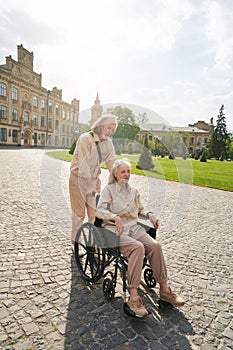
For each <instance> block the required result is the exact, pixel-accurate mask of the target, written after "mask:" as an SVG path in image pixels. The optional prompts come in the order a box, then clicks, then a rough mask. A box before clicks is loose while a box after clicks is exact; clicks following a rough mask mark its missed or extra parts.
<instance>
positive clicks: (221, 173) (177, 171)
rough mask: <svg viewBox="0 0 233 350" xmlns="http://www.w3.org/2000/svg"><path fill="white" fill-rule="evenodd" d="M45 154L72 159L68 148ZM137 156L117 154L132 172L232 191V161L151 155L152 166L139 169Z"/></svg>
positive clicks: (62, 158) (65, 159)
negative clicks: (129, 165) (129, 163)
mask: <svg viewBox="0 0 233 350" xmlns="http://www.w3.org/2000/svg"><path fill="white" fill-rule="evenodd" d="M47 155H49V156H51V157H54V158H57V159H60V160H63V161H67V162H70V161H71V160H72V155H71V154H69V151H68V150H67V151H63V150H61V151H51V152H47ZM138 157H139V155H138V154H121V155H120V156H118V158H128V159H129V160H130V162H131V173H132V174H137V175H141V176H149V177H155V178H157V179H164V180H169V181H179V182H181V183H186V184H193V185H198V186H205V187H212V188H217V189H222V190H226V191H233V162H226V161H223V162H221V161H219V160H208V161H207V162H206V163H205V162H200V161H199V160H195V159H191V158H189V159H186V160H184V159H182V158H176V159H174V160H173V159H169V158H168V157H164V158H160V157H153V164H154V168H153V169H151V170H140V169H137V168H136V165H137V161H138ZM103 168H105V167H104V166H103Z"/></svg>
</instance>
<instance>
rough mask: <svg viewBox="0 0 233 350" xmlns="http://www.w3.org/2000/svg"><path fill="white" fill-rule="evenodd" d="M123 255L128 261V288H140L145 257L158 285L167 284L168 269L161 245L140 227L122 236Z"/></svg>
mask: <svg viewBox="0 0 233 350" xmlns="http://www.w3.org/2000/svg"><path fill="white" fill-rule="evenodd" d="M120 250H121V253H122V254H123V255H124V256H125V257H126V258H127V259H128V287H129V288H138V287H139V284H140V281H141V272H142V267H143V260H144V257H145V256H146V258H147V259H148V261H149V263H150V266H151V269H152V272H153V276H154V277H155V279H156V281H157V283H163V282H167V268H166V263H165V260H164V256H163V252H162V248H161V245H160V244H159V243H158V242H156V240H154V239H153V238H152V237H150V236H149V234H148V233H146V231H145V229H144V228H143V227H141V226H139V225H134V226H133V227H132V228H131V229H130V231H129V234H128V235H124V234H123V235H121V236H120Z"/></svg>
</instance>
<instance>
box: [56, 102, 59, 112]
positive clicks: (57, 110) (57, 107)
mask: <svg viewBox="0 0 233 350" xmlns="http://www.w3.org/2000/svg"><path fill="white" fill-rule="evenodd" d="M56 114H57V115H58V114H59V106H58V104H57V103H56Z"/></svg>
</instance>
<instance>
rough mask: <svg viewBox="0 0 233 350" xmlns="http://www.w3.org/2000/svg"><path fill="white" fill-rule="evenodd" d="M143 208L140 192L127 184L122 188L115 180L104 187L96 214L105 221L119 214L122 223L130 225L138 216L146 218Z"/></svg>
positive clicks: (135, 221)
mask: <svg viewBox="0 0 233 350" xmlns="http://www.w3.org/2000/svg"><path fill="white" fill-rule="evenodd" d="M143 209H144V207H143V205H142V203H141V199H140V193H139V192H138V190H137V189H136V188H135V187H132V186H130V185H129V184H127V186H126V188H124V189H122V188H121V187H120V186H119V185H118V183H117V182H115V183H112V184H110V185H107V186H105V187H104V189H103V191H102V193H101V195H100V199H99V203H98V205H97V208H96V216H97V217H98V218H100V219H102V220H103V221H104V222H105V223H107V222H109V221H110V220H113V219H114V218H115V217H116V216H120V218H121V220H122V222H123V224H127V226H131V225H135V224H136V223H137V221H138V217H139V216H140V218H142V219H148V215H147V214H145V213H143Z"/></svg>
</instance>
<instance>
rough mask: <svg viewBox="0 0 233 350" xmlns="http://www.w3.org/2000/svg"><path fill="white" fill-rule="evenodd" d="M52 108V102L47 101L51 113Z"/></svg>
mask: <svg viewBox="0 0 233 350" xmlns="http://www.w3.org/2000/svg"><path fill="white" fill-rule="evenodd" d="M52 110H53V105H52V102H49V112H50V113H51V112H52Z"/></svg>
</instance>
